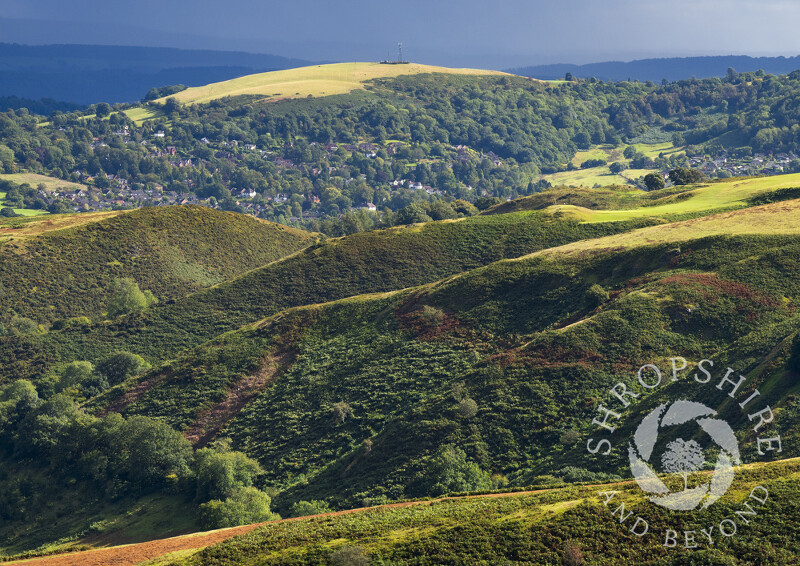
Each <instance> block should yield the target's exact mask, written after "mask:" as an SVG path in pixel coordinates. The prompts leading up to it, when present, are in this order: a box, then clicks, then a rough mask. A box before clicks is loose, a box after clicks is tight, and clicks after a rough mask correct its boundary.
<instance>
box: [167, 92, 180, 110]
mask: <svg viewBox="0 0 800 566" xmlns="http://www.w3.org/2000/svg"><path fill="white" fill-rule="evenodd" d="M180 107H181V104H180V102H178V99H177V98H174V97H172V96H170V97H169V98H168V99H167V100H166V101H165V102H164V112H165V113H166V114H172V113H173V112H177V111H178V109H179V108H180Z"/></svg>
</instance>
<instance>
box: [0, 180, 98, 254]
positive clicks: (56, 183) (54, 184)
mask: <svg viewBox="0 0 800 566" xmlns="http://www.w3.org/2000/svg"><path fill="white" fill-rule="evenodd" d="M0 179H2V180H4V181H13V182H14V183H19V184H22V183H28V184H29V185H31V186H32V187H37V186H39V185H44V186H45V189H46V190H48V191H53V190H56V189H60V188H67V189H78V190H80V189H86V186H85V185H81V184H79V183H72V182H70V181H64V180H63V179H58V178H56V177H48V176H46V175H38V174H36V173H12V174H5V175H0ZM3 199H5V193H0V206H2V205H3ZM14 212H16V213H17V214H20V215H22V216H25V217H30V216H41V215H43V214H47V212H46V211H44V210H32V209H27V208H15V209H14ZM0 241H2V240H1V239H0Z"/></svg>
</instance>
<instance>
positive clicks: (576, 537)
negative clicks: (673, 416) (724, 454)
mask: <svg viewBox="0 0 800 566" xmlns="http://www.w3.org/2000/svg"><path fill="white" fill-rule="evenodd" d="M757 486H760V487H763V488H764V489H766V490H767V493H768V495H769V497H768V499H767V500H766V502H765V504H763V505H761V504H759V502H757V501H755V500H754V499H750V494H751V493H752V492H753V489H755V488H756V487H757ZM612 490H613V491H617V492H618V493H617V495H616V496H615V499H614V500H612V503H611V504H610V506H609V507H606V506H605V505H604V499H603V498H601V496H599V495H598V493H599V492H606V491H612ZM756 496H757V497H763V491H761V490H758V491H756ZM643 499H644V498H643V497H642V496H641V491H639V490H638V489H637V488H636V487H635V484H633V482H625V483H624V484H620V483H614V484H611V485H589V486H580V487H577V486H573V487H565V488H558V489H540V490H537V491H534V492H529V493H521V494H498V495H488V496H486V497H465V498H455V499H443V500H435V501H423V502H420V503H418V504H401V505H398V506H387V507H378V508H374V509H365V510H362V511H361V512H358V513H353V514H349V513H348V514H344V515H338V516H337V515H334V516H322V517H313V518H307V519H302V520H298V521H280V522H275V523H269V524H267V525H264V526H261V527H259V528H258V529H256V530H253V531H250V532H249V533H247V534H244V535H239V536H236V537H233V538H231V539H229V540H227V541H225V542H222V543H220V544H217V545H214V546H210V547H208V548H206V549H203V550H201V551H199V552H197V553H195V554H194V555H192V556H190V557H187V558H184V559H175V560H171V561H170V560H164V562H163V563H164V564H169V566H212V565H217V564H227V565H230V566H238V565H241V566H244V565H245V564H248V565H249V564H263V565H265V566H267V565H272V564H275V565H278V564H297V565H305V564H308V565H311V564H325V563H326V561H327V560H330V559H331V558H332V557H333V556H334V553H337V552H338V553H339V555H343V554H345V552H346V551H345V550H344V549H345V548H346V547H350V548H351V549H353V550H354V551H356V552H355V554H356V555H358V554H361V555H363V556H366V557H368V558H369V560H370V562H369V564H397V565H412V564H414V565H416V564H524V565H530V566H538V565H541V564H598V565H608V566H620V565H629V566H638V565H654V566H655V565H658V566H666V565H687V566H688V565H698V564H707V565H720V566H723V565H725V566H737V565H742V566H744V565H761V564H764V565H766V564H796V563H797V555H798V553H800V543H798V538H797V531H796V528H795V525H796V524H797V522H798V520H800V465H799V464H798V462H797V461H796V460H793V461H788V462H779V463H774V464H767V465H757V466H748V467H746V468H744V469H740V470H739V472H738V475H737V478H736V481H735V483H734V485H733V486H732V488H731V490H730V491H729V492H728V494H727V495H726V497H725V498H724V499H723V500H721V501H719V502H718V503H717V504H716V505H714V506H713V507H712V508H710V509H709V510H707V511H705V512H704V513H700V514H696V515H690V516H687V515H686V514H683V516H681V514H679V513H668V512H664V511H663V510H661V511H654V509H656V508H655V507H654V506H652V505H651V506H649V507H648V505H647V502H645V501H644V500H643ZM620 501H625V503H626V505H627V507H626V509H625V510H624V513H626V514H627V513H628V512H629V511H631V510H633V511H634V513H633V515H632V517H629V518H627V519H626V520H625V521H623V524H620V521H619V518H620V513H619V511H617V515H616V517H614V516H612V515H611V513H612V511H614V510H615V508H616V507H617V506H618V505H619V502H620ZM744 503H749V504H751V507H752V508H753V510H754V511H755V516H751V515H744V516H743V517H740V516H739V515H737V514H736V513H737V511H742V510H745V511H747V509H746V508H745V507H744V506H743V505H744ZM640 514H641V516H643V517H646V519H645V520H647V521H648V527H649V528H648V532H647V533H646V534H645V535H644V536H643V537H638V536H636V535H633V534H631V533H630V528H631V527H632V526H633V524H634V522H635V520H636V517H638V516H640ZM724 520H735V522H736V523H737V533H736V535H735V536H730V537H725V536H721V535H720V533H719V530H718V528H719V527H718V526H719V524H720V522H721V521H724ZM710 528H712V529H713V530H712V540H713V541H714V543H713V545H712V544H708V539H707V538H706V537H705V536H704V535H702V534H701V531H702V530H703V529H705V530H706V531H708V530H709V529H710ZM724 528H726V529H727V532H729V533H730V528H731V527H730V525H729V524H727V523H726V524H725V525H724ZM667 529H671V530H675V531H677V532H678V533H679V534H678V536H677V538H676V541H675V545H676V547H675V548H670V547H666V546H665V545H664V542H665V540H666V533H667ZM637 531H639V532H641V531H642V527H641V525H640V526H639V527H638V528H637ZM683 531H689V537H690V539H691V537H692V536H693V534H696V535H697V536H696V538H695V540H694V544H696V545H697V547H696V548H693V549H690V550H687V549H686V548H682V547H684V546H685V545H686V544H687V542H686V535H685V534H684V532H683ZM692 531H694V533H692ZM688 544H689V545H690V546H691V545H692V544H693V543H692V542H691V540H690V542H689V543H688ZM120 550H122V549H120ZM353 550H351V551H350V552H351V556H352V553H353ZM75 558H78V557H77V556H76V557H75ZM570 559H571V560H572V561H570ZM67 560H69V559H67ZM77 563H78V562H68V561H65V562H62V563H61V564H64V565H67V564H77Z"/></svg>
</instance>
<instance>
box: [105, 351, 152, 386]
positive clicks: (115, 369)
mask: <svg viewBox="0 0 800 566" xmlns="http://www.w3.org/2000/svg"><path fill="white" fill-rule="evenodd" d="M149 367H150V364H148V363H147V362H146V361H145V360H144V358H142V357H141V356H137V355H136V354H132V353H130V352H117V353H116V354H113V355H111V356H110V357H108V358H106V359H105V360H103V361H102V362H100V363H99V364H97V371H98V372H99V373H100V374H101V375H103V376H104V377H105V378H106V380H107V381H108V383H109V385H117V384H118V383H122V382H123V381H125V380H126V379H128V378H129V377H132V376H134V375H138V374H140V373H142V372H143V371H145V370H146V369H147V368H149Z"/></svg>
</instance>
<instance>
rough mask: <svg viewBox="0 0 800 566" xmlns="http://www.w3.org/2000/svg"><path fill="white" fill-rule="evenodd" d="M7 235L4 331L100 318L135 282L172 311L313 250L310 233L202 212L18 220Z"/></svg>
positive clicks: (0, 260)
mask: <svg viewBox="0 0 800 566" xmlns="http://www.w3.org/2000/svg"><path fill="white" fill-rule="evenodd" d="M70 225H71V226H70ZM5 226H7V227H5ZM0 231H2V233H3V236H6V237H7V239H6V240H5V242H4V243H3V244H2V246H1V247H0V289H2V290H3V314H2V317H0V318H1V319H2V321H3V322H5V323H8V322H9V320H10V319H11V318H12V316H14V315H18V316H22V317H28V318H33V319H34V320H35V321H36V322H38V323H45V322H53V321H54V320H56V319H63V318H69V317H76V316H88V317H90V318H94V317H99V316H100V315H101V313H102V312H103V311H104V310H105V308H106V305H107V301H108V296H109V292H110V291H109V289H110V284H111V281H112V280H113V279H114V278H115V277H132V278H133V279H135V280H136V281H137V282H139V284H140V285H141V288H142V289H148V290H150V291H152V292H153V293H154V294H156V296H157V297H159V298H160V299H161V300H162V301H169V300H171V299H175V298H177V297H180V296H183V295H186V294H189V293H191V292H192V291H195V290H198V289H202V288H205V287H210V286H212V285H215V284H217V283H220V282H222V281H225V280H226V279H230V278H231V277H234V276H235V275H237V274H239V273H243V272H245V271H247V270H250V269H253V268H255V267H259V266H261V265H264V264H266V263H269V262H271V261H274V260H276V259H279V258H280V257H283V256H285V255H288V254H291V253H293V252H295V251H297V250H298V249H300V248H303V247H305V246H307V245H309V244H311V243H312V242H313V241H314V240H315V235H314V234H311V233H309V232H303V231H299V230H293V229H291V228H287V227H285V226H279V225H276V224H271V223H269V222H264V221H261V220H257V219H255V218H252V217H249V216H245V215H238V214H233V213H230V212H220V211H216V210H211V209H207V208H204V207H196V206H171V207H152V208H143V209H139V210H135V211H131V212H127V213H124V214H119V213H113V212H112V213H99V214H97V215H86V216H84V215H71V216H62V217H59V216H56V217H50V216H48V217H46V219H42V220H37V221H34V222H16V221H15V219H12V220H11V221H8V224H7V225H3V226H0ZM17 233H19V234H20V236H22V237H20V236H18V235H17Z"/></svg>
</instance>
